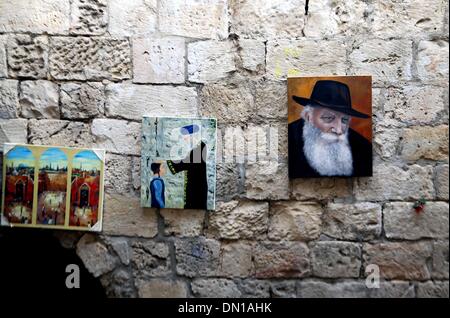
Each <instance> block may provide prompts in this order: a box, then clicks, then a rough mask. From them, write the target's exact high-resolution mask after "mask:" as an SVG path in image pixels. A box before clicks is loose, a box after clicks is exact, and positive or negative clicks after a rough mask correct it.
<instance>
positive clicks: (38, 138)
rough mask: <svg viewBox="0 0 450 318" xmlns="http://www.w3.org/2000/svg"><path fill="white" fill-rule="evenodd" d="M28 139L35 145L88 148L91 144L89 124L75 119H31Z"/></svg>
mask: <svg viewBox="0 0 450 318" xmlns="http://www.w3.org/2000/svg"><path fill="white" fill-rule="evenodd" d="M28 128H29V135H28V136H29V141H30V143H31V144H35V145H48V146H61V145H64V146H67V147H81V148H85V147H87V148H89V147H92V145H93V138H92V135H91V132H90V125H89V124H86V123H81V122H76V121H65V120H55V119H41V120H37V119H31V120H30V121H29V125H28Z"/></svg>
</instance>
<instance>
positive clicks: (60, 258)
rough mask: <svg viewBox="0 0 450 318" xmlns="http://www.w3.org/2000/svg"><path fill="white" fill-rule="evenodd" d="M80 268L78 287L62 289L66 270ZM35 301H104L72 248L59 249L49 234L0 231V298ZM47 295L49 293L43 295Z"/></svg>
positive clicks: (32, 230) (64, 285) (5, 229)
mask: <svg viewBox="0 0 450 318" xmlns="http://www.w3.org/2000/svg"><path fill="white" fill-rule="evenodd" d="M69 264H76V265H78V266H79V269H80V288H79V289H69V288H67V287H66V278H67V276H68V275H69V273H66V267H67V265H69ZM24 292H26V294H27V295H29V296H27V297H32V298H35V299H41V298H49V300H51V299H53V298H60V297H65V296H70V297H83V298H84V297H95V298H99V297H100V298H104V297H105V291H104V289H103V287H102V285H101V283H100V280H99V279H97V278H94V277H93V276H92V275H91V274H90V273H89V272H88V271H87V270H86V268H85V267H84V266H83V263H82V261H81V260H80V258H79V257H78V256H77V254H76V252H75V250H74V249H65V248H63V247H62V246H61V244H60V243H59V241H58V239H57V238H56V237H55V236H54V235H53V233H52V231H48V230H34V229H19V228H15V229H8V228H2V229H0V295H2V296H3V295H5V294H6V295H12V294H16V295H22V294H23V293H24ZM47 293H51V294H47Z"/></svg>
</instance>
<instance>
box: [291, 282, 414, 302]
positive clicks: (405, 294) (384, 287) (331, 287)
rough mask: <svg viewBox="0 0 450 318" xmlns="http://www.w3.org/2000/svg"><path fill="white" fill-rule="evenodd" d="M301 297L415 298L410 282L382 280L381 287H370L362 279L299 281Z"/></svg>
mask: <svg viewBox="0 0 450 318" xmlns="http://www.w3.org/2000/svg"><path fill="white" fill-rule="evenodd" d="M297 289H298V297H300V298H367V297H368V298H413V297H414V286H411V285H410V284H409V283H408V282H401V281H393V282H381V283H380V288H379V289H377V288H374V289H369V288H367V287H366V286H365V284H364V282H361V281H344V282H339V283H327V282H323V281H301V282H299V283H298V288H297Z"/></svg>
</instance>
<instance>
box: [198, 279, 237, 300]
mask: <svg viewBox="0 0 450 318" xmlns="http://www.w3.org/2000/svg"><path fill="white" fill-rule="evenodd" d="M191 288H192V292H193V293H194V296H196V297H200V298H239V297H241V292H240V291H239V289H238V287H237V286H236V284H235V283H234V282H233V281H232V280H229V279H202V278H200V279H195V280H194V281H193V282H192V283H191Z"/></svg>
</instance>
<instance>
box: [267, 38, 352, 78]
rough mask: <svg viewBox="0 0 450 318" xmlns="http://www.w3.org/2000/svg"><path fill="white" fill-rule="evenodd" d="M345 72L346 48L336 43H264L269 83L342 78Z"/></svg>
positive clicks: (293, 41) (308, 41) (306, 41)
mask: <svg viewBox="0 0 450 318" xmlns="http://www.w3.org/2000/svg"><path fill="white" fill-rule="evenodd" d="M318 60H320V63H317V61H318ZM345 69H346V48H345V44H344V43H343V42H341V41H339V40H327V41H323V40H322V41H319V40H313V39H304V40H274V41H269V42H268V43H267V74H268V76H269V78H270V79H276V80H282V79H286V78H287V77H292V76H314V75H315V76H321V75H323V74H328V75H338V74H345Z"/></svg>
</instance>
